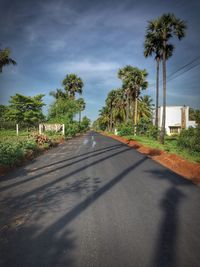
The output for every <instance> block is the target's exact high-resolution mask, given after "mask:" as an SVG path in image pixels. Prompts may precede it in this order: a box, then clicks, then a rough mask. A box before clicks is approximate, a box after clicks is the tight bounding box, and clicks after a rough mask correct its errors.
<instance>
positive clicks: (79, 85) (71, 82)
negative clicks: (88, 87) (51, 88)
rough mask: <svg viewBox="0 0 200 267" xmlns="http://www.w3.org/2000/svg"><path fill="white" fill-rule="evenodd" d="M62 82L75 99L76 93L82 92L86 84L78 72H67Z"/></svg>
mask: <svg viewBox="0 0 200 267" xmlns="http://www.w3.org/2000/svg"><path fill="white" fill-rule="evenodd" d="M62 84H63V86H64V89H65V91H66V93H68V94H69V97H70V98H71V99H75V94H76V93H78V94H82V91H83V86H84V84H83V81H82V79H81V78H80V77H78V76H77V75H76V74H73V73H71V74H67V75H66V77H65V79H64V80H63V82H62Z"/></svg>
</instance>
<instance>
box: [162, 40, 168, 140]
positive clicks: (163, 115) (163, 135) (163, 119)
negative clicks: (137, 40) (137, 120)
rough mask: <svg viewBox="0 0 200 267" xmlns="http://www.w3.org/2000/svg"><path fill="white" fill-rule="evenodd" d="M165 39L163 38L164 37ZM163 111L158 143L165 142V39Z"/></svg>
mask: <svg viewBox="0 0 200 267" xmlns="http://www.w3.org/2000/svg"><path fill="white" fill-rule="evenodd" d="M164 39H165V38H164ZM163 46H164V49H163V113H162V127H161V132H160V143H161V144H164V142H165V140H164V139H165V119H166V89H167V88H166V76H167V73H166V41H164V42H163Z"/></svg>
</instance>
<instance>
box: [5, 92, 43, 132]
mask: <svg viewBox="0 0 200 267" xmlns="http://www.w3.org/2000/svg"><path fill="white" fill-rule="evenodd" d="M43 97H44V95H42V94H40V95H36V96H33V97H30V96H24V95H21V94H16V95H15V96H11V99H10V101H9V102H10V106H9V110H8V112H7V117H8V119H10V120H11V121H15V122H16V123H21V124H23V125H24V126H27V127H30V126H36V125H37V123H39V122H40V121H42V120H43V119H44V115H43V113H42V107H43V106H44V105H45V104H44V102H43V100H42V98H43Z"/></svg>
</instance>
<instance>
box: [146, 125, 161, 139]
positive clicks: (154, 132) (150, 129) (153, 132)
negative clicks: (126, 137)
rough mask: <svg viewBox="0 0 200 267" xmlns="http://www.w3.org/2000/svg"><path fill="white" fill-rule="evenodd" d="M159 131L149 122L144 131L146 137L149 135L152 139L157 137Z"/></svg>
mask: <svg viewBox="0 0 200 267" xmlns="http://www.w3.org/2000/svg"><path fill="white" fill-rule="evenodd" d="M159 133H160V130H159V129H158V128H157V127H156V126H155V125H153V124H150V125H149V126H148V129H147V132H146V134H147V136H148V137H151V138H153V139H157V138H158V135H159Z"/></svg>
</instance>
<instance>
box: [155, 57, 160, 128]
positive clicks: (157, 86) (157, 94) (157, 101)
mask: <svg viewBox="0 0 200 267" xmlns="http://www.w3.org/2000/svg"><path fill="white" fill-rule="evenodd" d="M156 62H157V64H156V118H155V126H156V127H157V128H158V106H159V69H160V58H159V57H157V59H156Z"/></svg>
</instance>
